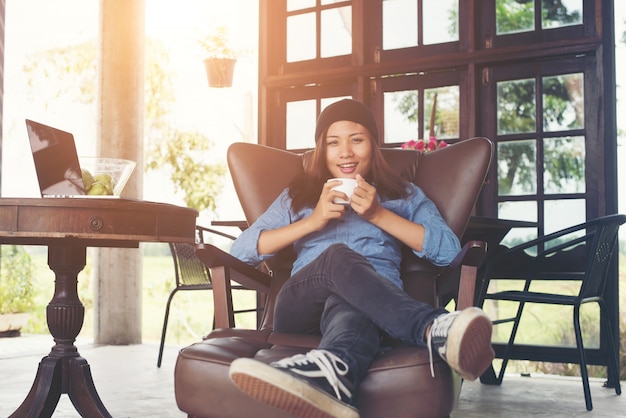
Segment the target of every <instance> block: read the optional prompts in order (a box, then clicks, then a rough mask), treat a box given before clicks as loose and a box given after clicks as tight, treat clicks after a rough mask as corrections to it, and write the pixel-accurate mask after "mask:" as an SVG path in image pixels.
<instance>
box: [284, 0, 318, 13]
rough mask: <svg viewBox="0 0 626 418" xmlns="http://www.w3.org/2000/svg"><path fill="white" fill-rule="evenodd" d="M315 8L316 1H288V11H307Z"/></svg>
mask: <svg viewBox="0 0 626 418" xmlns="http://www.w3.org/2000/svg"><path fill="white" fill-rule="evenodd" d="M313 6H315V0H287V11H288V12H291V11H292V10H300V9H306V8H307V7H313Z"/></svg>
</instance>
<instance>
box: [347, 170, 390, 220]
mask: <svg viewBox="0 0 626 418" xmlns="http://www.w3.org/2000/svg"><path fill="white" fill-rule="evenodd" d="M356 182H357V186H356V188H355V189H354V193H353V194H352V199H351V201H350V206H351V207H352V210H354V211H355V212H356V213H357V214H358V215H359V216H360V217H362V218H364V219H367V220H368V221H371V220H372V219H373V218H374V217H375V216H376V215H378V214H379V213H380V211H381V209H382V206H380V204H379V203H378V195H377V193H376V187H374V186H372V185H371V184H369V183H368V182H366V181H365V179H364V178H363V176H361V175H360V174H357V175H356Z"/></svg>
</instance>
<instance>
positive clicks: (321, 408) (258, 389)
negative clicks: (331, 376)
mask: <svg viewBox="0 0 626 418" xmlns="http://www.w3.org/2000/svg"><path fill="white" fill-rule="evenodd" d="M228 375H229V376H230V379H231V380H232V382H233V383H234V384H235V385H236V386H237V387H238V388H239V390H241V391H242V392H243V393H245V394H246V395H248V396H249V397H251V398H253V399H256V400H257V401H260V402H262V403H264V404H267V405H272V406H274V407H276V408H278V409H281V410H283V411H285V412H288V413H290V414H292V415H295V416H297V417H300V418H359V412H358V411H357V410H356V409H355V408H353V407H351V406H349V405H347V404H345V403H343V402H341V401H339V400H337V399H336V398H334V397H333V396H331V395H329V394H327V393H326V392H324V391H323V390H321V389H318V388H316V387H314V386H313V385H311V384H309V383H308V382H306V381H305V380H302V379H298V378H296V377H294V376H292V375H291V374H289V373H287V372H284V371H281V370H280V369H277V368H275V367H272V366H270V365H267V364H265V363H262V362H260V361H257V360H253V359H248V358H239V359H236V360H234V361H233V362H232V363H231V365H230V369H229V371H228Z"/></svg>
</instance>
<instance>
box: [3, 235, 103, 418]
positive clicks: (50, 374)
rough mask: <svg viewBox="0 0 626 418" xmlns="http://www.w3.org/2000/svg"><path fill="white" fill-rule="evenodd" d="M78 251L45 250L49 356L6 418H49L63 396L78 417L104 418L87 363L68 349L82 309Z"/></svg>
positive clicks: (81, 254)
mask: <svg viewBox="0 0 626 418" xmlns="http://www.w3.org/2000/svg"><path fill="white" fill-rule="evenodd" d="M86 254H87V250H86V248H85V247H84V246H71V245H50V246H49V247H48V265H49V266H50V268H51V269H52V270H53V271H54V274H55V286H54V296H53V297H52V300H51V301H50V303H49V304H48V307H47V309H46V314H47V319H48V329H49V330H50V333H51V334H52V337H53V338H54V341H55V343H56V344H55V345H54V346H53V347H52V351H51V352H50V354H48V355H47V356H46V357H44V358H43V359H42V360H41V362H40V363H39V369H38V370H37V376H36V377H35V381H34V382H33V386H32V388H31V389H30V392H29V393H28V395H27V396H26V399H24V402H22V404H21V405H20V407H19V408H18V409H17V410H16V411H15V412H14V413H13V414H12V415H11V417H16V418H17V417H19V418H21V417H50V416H51V415H52V413H53V411H54V409H55V408H56V406H57V404H58V402H59V398H60V397H61V394H63V393H66V394H68V396H69V398H70V400H71V401H72V403H73V404H74V407H75V408H76V410H77V411H78V412H79V413H80V415H81V416H83V417H94V418H96V417H110V416H111V414H109V412H108V411H107V410H106V408H105V407H104V404H103V403H102V401H101V400H100V397H99V396H98V392H97V391H96V388H95V386H94V383H93V379H92V377H91V370H90V368H89V364H88V363H87V360H85V359H84V358H82V357H80V355H79V354H78V349H77V348H76V346H75V345H74V341H76V337H77V336H78V333H79V332H80V329H81V328H82V327H83V320H84V317H85V307H84V306H83V304H82V303H81V301H80V299H79V298H78V280H77V277H78V273H80V271H81V270H82V269H83V268H84V267H85V262H86Z"/></svg>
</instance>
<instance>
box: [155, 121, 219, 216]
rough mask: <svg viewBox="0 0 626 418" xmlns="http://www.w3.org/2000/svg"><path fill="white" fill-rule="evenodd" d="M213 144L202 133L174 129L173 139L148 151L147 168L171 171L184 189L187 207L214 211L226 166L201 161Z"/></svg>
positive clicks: (179, 187)
mask: <svg viewBox="0 0 626 418" xmlns="http://www.w3.org/2000/svg"><path fill="white" fill-rule="evenodd" d="M211 145H212V144H211V142H210V141H209V139H208V138H207V137H206V136H205V135H203V134H201V133H199V132H172V135H171V139H169V140H163V141H160V142H159V143H156V144H154V145H153V147H152V148H151V149H150V150H149V152H148V155H147V160H146V168H147V169H149V170H156V169H164V168H165V169H166V170H168V172H169V176H170V179H171V180H172V182H173V183H174V186H175V188H176V190H177V191H183V192H184V194H185V197H184V200H185V204H186V205H187V206H188V207H191V208H195V209H197V210H198V211H202V210H204V209H210V210H215V207H216V202H215V196H217V195H219V192H220V191H221V189H222V178H223V176H224V174H226V167H225V166H224V164H217V163H213V164H212V163H207V162H203V161H202V160H203V157H204V156H206V155H207V154H208V150H209V149H210V148H211Z"/></svg>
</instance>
